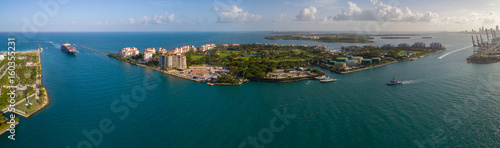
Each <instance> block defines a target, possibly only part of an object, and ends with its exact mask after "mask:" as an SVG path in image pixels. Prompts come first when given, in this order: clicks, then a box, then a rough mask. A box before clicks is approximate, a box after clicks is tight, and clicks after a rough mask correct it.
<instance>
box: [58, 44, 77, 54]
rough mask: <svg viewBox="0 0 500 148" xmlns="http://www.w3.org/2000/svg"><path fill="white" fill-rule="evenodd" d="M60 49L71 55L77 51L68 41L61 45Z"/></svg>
mask: <svg viewBox="0 0 500 148" xmlns="http://www.w3.org/2000/svg"><path fill="white" fill-rule="evenodd" d="M61 51H62V52H64V53H67V54H71V55H73V54H75V53H79V52H78V51H77V50H76V49H75V47H73V46H71V44H68V43H66V44H62V45H61Z"/></svg>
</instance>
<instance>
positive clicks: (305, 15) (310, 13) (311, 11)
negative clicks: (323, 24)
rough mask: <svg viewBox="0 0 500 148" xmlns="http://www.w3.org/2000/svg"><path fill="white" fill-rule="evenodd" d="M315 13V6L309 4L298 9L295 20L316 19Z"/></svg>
mask: <svg viewBox="0 0 500 148" xmlns="http://www.w3.org/2000/svg"><path fill="white" fill-rule="evenodd" d="M316 13H318V10H317V9H316V7H313V6H309V8H304V9H302V10H300V11H299V15H297V16H296V18H297V21H313V20H315V19H316V16H315V15H316Z"/></svg>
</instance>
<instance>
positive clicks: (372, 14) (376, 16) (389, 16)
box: [330, 1, 439, 22]
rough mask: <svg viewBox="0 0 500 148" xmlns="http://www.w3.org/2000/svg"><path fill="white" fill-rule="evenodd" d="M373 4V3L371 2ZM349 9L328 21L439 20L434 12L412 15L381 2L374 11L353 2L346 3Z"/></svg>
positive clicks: (407, 9)
mask: <svg viewBox="0 0 500 148" xmlns="http://www.w3.org/2000/svg"><path fill="white" fill-rule="evenodd" d="M372 2H374V1H372ZM347 3H348V5H349V9H348V10H346V11H343V12H342V13H340V14H337V15H336V16H332V17H330V19H333V20H337V21H341V20H352V21H387V22H431V21H433V20H436V19H438V18H439V15H438V14H437V13H434V12H430V11H429V12H426V13H425V14H422V13H418V12H417V13H413V12H412V11H411V10H410V9H409V8H408V7H406V8H404V9H399V8H397V7H392V6H390V5H385V4H383V3H382V2H380V4H379V5H378V7H377V8H376V9H363V8H360V7H358V6H357V5H356V4H355V3H353V2H347Z"/></svg>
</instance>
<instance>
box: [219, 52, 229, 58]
mask: <svg viewBox="0 0 500 148" xmlns="http://www.w3.org/2000/svg"><path fill="white" fill-rule="evenodd" d="M219 56H220V58H221V59H226V58H227V57H229V54H227V53H221V54H220V55H219Z"/></svg>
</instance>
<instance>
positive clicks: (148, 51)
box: [144, 48, 156, 63]
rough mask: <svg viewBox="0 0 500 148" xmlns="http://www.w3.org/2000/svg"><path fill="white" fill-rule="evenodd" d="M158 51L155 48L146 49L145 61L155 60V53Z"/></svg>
mask: <svg viewBox="0 0 500 148" xmlns="http://www.w3.org/2000/svg"><path fill="white" fill-rule="evenodd" d="M155 52H156V50H155V48H147V49H144V63H147V62H149V61H151V60H153V54H154V53H155Z"/></svg>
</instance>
